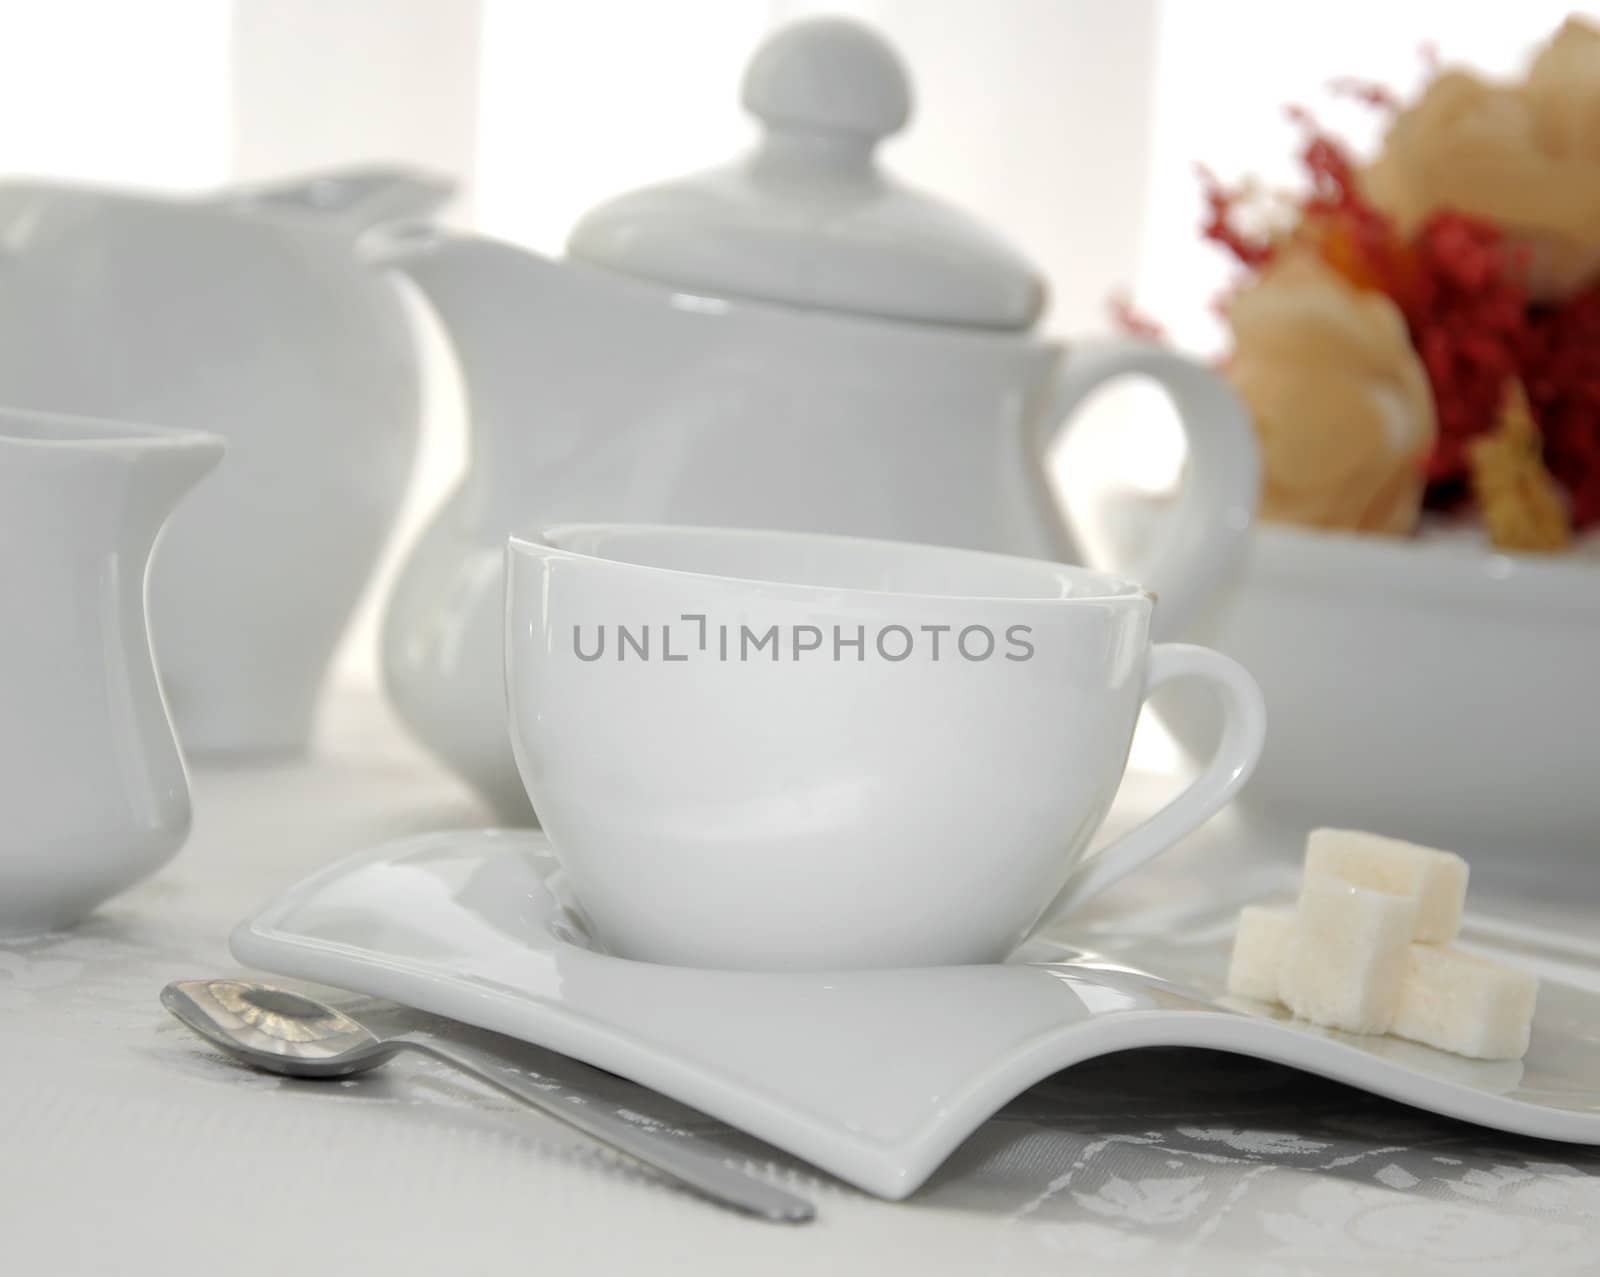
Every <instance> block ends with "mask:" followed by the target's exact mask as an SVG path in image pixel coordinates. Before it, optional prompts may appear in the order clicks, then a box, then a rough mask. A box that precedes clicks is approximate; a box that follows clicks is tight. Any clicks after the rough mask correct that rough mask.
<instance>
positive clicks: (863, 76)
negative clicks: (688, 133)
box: [567, 18, 1045, 332]
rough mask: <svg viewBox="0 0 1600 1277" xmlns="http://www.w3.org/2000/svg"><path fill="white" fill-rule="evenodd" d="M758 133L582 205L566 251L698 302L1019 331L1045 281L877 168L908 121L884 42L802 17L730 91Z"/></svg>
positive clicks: (1032, 316)
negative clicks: (757, 137) (886, 144)
mask: <svg viewBox="0 0 1600 1277" xmlns="http://www.w3.org/2000/svg"><path fill="white" fill-rule="evenodd" d="M741 97H742V100H743V102H744V105H745V107H746V108H748V109H749V111H750V112H751V113H752V114H753V115H755V116H756V117H757V118H758V119H760V121H761V123H762V124H763V125H764V126H765V136H764V137H763V138H762V139H761V141H760V142H759V143H758V144H757V145H756V146H755V147H754V148H753V149H752V150H751V151H749V152H748V153H747V154H745V155H743V156H741V157H739V158H738V159H737V160H735V161H734V162H733V163H731V164H725V165H722V166H720V167H718V168H714V169H708V170H706V171H704V172H701V173H692V174H689V175H688V176H686V177H679V178H674V179H673V180H671V181H668V182H661V183H658V184H656V185H654V186H647V187H644V188H643V189H641V190H637V191H631V192H629V193H628V194H626V195H620V196H618V197H617V198H615V199H612V200H608V201H607V202H606V203H604V204H602V205H600V206H599V207H598V208H595V209H591V210H590V211H589V212H588V213H587V214H586V215H585V216H584V217H583V218H582V220H580V221H579V223H578V224H577V226H576V227H574V228H573V231H572V234H571V235H570V236H569V237H568V239H567V252H568V254H569V255H570V256H572V257H574V258H577V259H579V260H581V261H584V262H587V263H590V264H592V265H596V266H603V267H605V268H607V269H609V270H612V271H615V272H619V273H622V274H626V275H632V276H634V277H635V278H638V279H644V280H648V281H650V282H652V283H657V284H664V285H666V286H668V287H669V288H672V289H675V290H680V291H683V292H688V293H692V294H696V295H698V296H701V297H714V298H736V299H742V300H748V301H751V302H761V303H768V304H776V305H782V306H788V307H791V308H794V309H797V310H806V311H810V312H813V313H832V314H844V315H855V316H868V317H871V318H873V319H877V320H887V321H901V322H910V323H926V324H939V325H943V326H945V327H963V328H983V329H990V330H999V331H1007V332H1017V331H1021V330H1025V329H1028V328H1030V327H1032V325H1033V323H1034V321H1035V320H1036V319H1038V317H1039V312H1040V310H1041V308H1042V307H1043V306H1044V296H1045V293H1044V281H1043V280H1042V279H1041V278H1040V276H1039V274H1038V272H1037V271H1036V270H1034V268H1033V267H1032V265H1031V264H1030V263H1029V262H1028V261H1027V259H1026V258H1024V257H1023V256H1022V255H1021V254H1020V253H1018V252H1017V251H1016V250H1015V249H1014V248H1012V247H1011V245H1010V244H1008V243H1006V242H1005V241H1004V240H1003V239H1001V238H999V237H998V236H996V235H994V234H993V233H991V232H990V231H989V230H987V229H986V228H985V227H983V226H982V225H980V224H979V223H977V222H976V221H975V220H973V219H972V218H971V217H968V216H967V215H966V214H964V213H962V212H960V211H959V210H957V209H955V208H952V207H951V206H949V205H948V204H946V203H944V202H943V201H942V200H940V199H937V198H935V197H933V196H930V195H925V194H923V193H922V192H921V191H919V190H917V189H916V188H915V187H912V186H908V185H907V184H906V183H904V182H901V181H899V180H898V179H897V178H896V177H895V175H894V174H893V173H891V172H888V171H886V170H885V169H884V168H883V167H882V166H881V165H880V164H879V163H878V162H877V156H876V155H875V153H874V152H875V148H876V147H877V144H878V143H879V142H880V141H881V140H882V139H883V138H885V137H887V136H889V135H890V134H891V133H895V132H897V131H898V130H900V129H901V128H903V127H904V126H905V124H906V121H907V120H908V119H910V117H911V77H910V75H909V73H908V72H907V71H906V67H905V64H904V63H902V62H901V60H900V56H899V54H897V53H896V52H895V50H894V47H893V46H892V45H890V44H889V43H888V41H886V40H885V39H884V38H883V37H882V36H880V35H878V34H877V33H876V32H875V31H873V30H872V29H871V28H870V27H867V26H864V25H862V24H861V23H859V22H853V21H851V20H850V19H848V18H809V19H805V20H803V21H800V22H795V23H793V24H791V25H789V26H785V27H783V28H781V29H779V30H778V31H776V32H774V33H773V34H772V35H771V36H769V37H768V38H767V40H766V41H765V43H763V44H762V45H761V47H760V48H759V49H757V50H756V54H755V56H754V58H752V59H751V62H750V65H749V68H748V69H747V70H746V72H745V76H744V85H743V90H742V94H741Z"/></svg>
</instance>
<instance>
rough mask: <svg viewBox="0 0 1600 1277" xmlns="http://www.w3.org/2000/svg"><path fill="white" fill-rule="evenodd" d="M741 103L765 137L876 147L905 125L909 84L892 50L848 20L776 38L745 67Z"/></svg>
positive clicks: (804, 25) (824, 21)
mask: <svg viewBox="0 0 1600 1277" xmlns="http://www.w3.org/2000/svg"><path fill="white" fill-rule="evenodd" d="M740 98H741V100H742V101H743V103H744V106H745V109H746V110H748V111H749V112H750V113H751V114H752V115H754V116H756V117H757V118H758V119H760V120H761V122H762V123H763V124H765V125H766V126H767V127H768V128H769V129H784V130H792V129H798V130H802V131H804V132H810V133H847V134H852V135H855V136H856V137H860V138H863V139H870V140H871V141H874V142H875V141H877V140H878V139H880V138H884V137H887V136H888V135H889V134H891V133H897V132H899V131H900V130H901V129H902V128H904V127H905V123H906V121H907V120H908V119H909V118H910V117H911V78H910V76H909V75H907V73H906V68H905V64H904V63H903V62H901V60H900V55H899V54H898V53H896V52H895V50H894V47H893V46H892V45H890V44H889V42H888V41H887V40H885V39H884V38H883V37H882V36H880V35H878V33H877V32H875V31H873V30H872V28H870V27H868V26H865V25H864V24H862V23H860V22H855V21H852V20H851V19H849V18H814V19H811V20H809V21H804V22H796V23H792V24H791V25H789V26H787V27H784V28H782V29H781V30H779V31H777V32H776V33H774V34H773V35H772V36H771V37H770V38H769V39H768V40H767V41H766V43H765V44H763V45H762V46H761V47H760V48H759V49H758V50H757V51H756V54H755V57H754V58H753V59H751V62H750V65H749V68H748V69H747V70H746V71H745V76H744V86H743V89H742V90H741V93H740Z"/></svg>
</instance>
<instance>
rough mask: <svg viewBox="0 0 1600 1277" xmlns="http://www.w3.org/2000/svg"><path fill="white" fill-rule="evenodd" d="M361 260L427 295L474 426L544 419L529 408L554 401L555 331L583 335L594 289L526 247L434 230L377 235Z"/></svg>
mask: <svg viewBox="0 0 1600 1277" xmlns="http://www.w3.org/2000/svg"><path fill="white" fill-rule="evenodd" d="M358 252H359V254H360V256H361V257H362V258H363V259H364V260H365V261H367V262H368V263H369V264H372V265H374V266H379V267H384V268H388V269H392V270H395V271H397V272H399V273H400V274H402V275H404V276H405V277H406V278H407V279H409V280H410V281H411V282H412V283H413V284H415V285H416V287H417V288H418V289H419V290H420V291H421V293H422V295H423V297H424V298H425V299H426V300H427V302H428V304H429V306H430V307H431V308H432V310H433V312H434V315H435V316H436V318H437V319H438V321H439V323H440V325H441V326H442V327H443V329H444V331H445V333H446V335H447V336H448V338H449V342H450V345H451V347H452V348H453V349H454V352H455V356H456V363H457V365H458V367H459V369H460V372H461V376H462V380H463V382H464V384H465V386H466V392H467V398H468V401H469V403H470V406H471V410H472V415H473V418H474V420H475V421H478V422H480V423H482V422H486V421H493V422H495V423H497V424H501V423H509V422H512V421H517V420H522V419H528V418H533V417H537V416H538V415H540V414H538V413H537V412H536V411H535V410H534V409H533V407H532V405H533V404H534V403H536V402H541V401H542V400H543V399H544V398H546V397H548V395H549V393H550V387H549V384H548V383H549V381H550V379H551V376H552V373H551V369H550V367H549V365H548V362H546V361H545V360H544V357H543V355H542V354H541V351H542V350H543V349H544V348H545V347H548V346H549V345H550V344H551V341H552V339H551V337H550V334H551V332H552V330H556V331H560V330H561V329H562V328H563V326H564V325H565V326H566V328H568V329H569V330H570V329H571V328H572V327H574V326H577V327H584V328H585V331H587V328H586V327H585V320H586V319H587V318H588V313H587V312H588V311H590V310H591V309H592V306H593V304H594V302H593V299H592V298H591V296H590V293H589V289H590V288H591V287H598V285H591V284H589V283H588V281H587V280H586V278H585V279H580V278H577V277H576V276H575V274H574V272H573V271H572V269H571V268H570V267H569V266H568V265H567V264H565V263H558V262H554V261H551V260H550V259H548V258H545V257H541V256H539V255H538V254H536V253H532V252H529V251H528V250H527V249H524V248H520V247H517V246H514V245H511V244H507V243H503V242H501V241H499V240H494V239H488V238H485V237H483V236H478V235H471V234H464V233H460V232H456V231H451V230H446V229H444V228H441V227H439V226H436V225H432V224H429V223H414V224H410V225H396V226H388V227H379V228H377V229H376V230H374V231H372V232H369V233H368V234H367V235H364V236H363V237H362V239H361V241H360V243H359V245H358ZM482 433H486V432H480V435H481V434H482Z"/></svg>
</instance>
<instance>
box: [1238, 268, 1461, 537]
mask: <svg viewBox="0 0 1600 1277" xmlns="http://www.w3.org/2000/svg"><path fill="white" fill-rule="evenodd" d="M1228 321H1229V323H1230V325H1231V326H1232V328H1233V337H1234V351H1233V355H1232V357H1231V358H1230V359H1229V362H1228V366H1227V369H1226V372H1227V377H1228V380H1229V381H1230V382H1231V383H1232V384H1233V386H1234V388H1235V389H1236V390H1237V391H1238V392H1239V394H1240V396H1241V397H1242V398H1243V399H1244V401H1245V403H1246V404H1247V405H1248V407H1249V408H1250V412H1251V415H1252V416H1253V417H1254V419H1255V425H1256V432H1257V434H1258V436H1259V438H1260V442H1261V452H1262V469H1263V488H1262V506H1261V512H1262V515H1263V517H1265V518H1268V519H1276V520H1279V521H1281V522H1289V523H1303V524H1309V525H1312V526H1316V527H1325V528H1348V529H1353V530H1359V531H1366V532H1389V533H1395V534H1405V533H1409V532H1411V531H1412V530H1413V529H1414V528H1415V527H1416V523H1417V517H1418V514H1419V512H1420V510H1421V506H1422V489H1423V461H1424V458H1425V457H1426V456H1427V454H1428V451H1429V449H1430V448H1431V447H1432V446H1433V441H1434V437H1435V433H1436V430H1437V425H1436V422H1435V419H1434V410H1433V395H1432V392H1431V391H1430V390H1429V388H1428V379H1427V374H1426V373H1425V372H1424V370H1423V368H1422V364H1421V363H1420V362H1419V361H1418V359H1417V356H1416V353H1415V352H1414V351H1413V350H1412V348H1411V342H1410V339H1409V337H1408V335H1407V332H1406V325H1405V320H1404V319H1403V318H1402V317H1401V315H1400V312H1399V310H1398V309H1397V308H1396V307H1395V305H1394V303H1393V302H1391V301H1390V300H1389V299H1388V298H1387V297H1385V296H1383V295H1382V294H1381V293H1375V292H1363V291H1361V290H1359V289H1357V288H1355V287H1353V286H1352V285H1351V284H1349V283H1348V282H1347V281H1346V280H1345V279H1344V277H1343V276H1341V275H1339V274H1338V273H1337V272H1336V271H1334V270H1332V269H1331V268H1330V267H1328V266H1327V265H1326V264H1325V263H1324V262H1323V261H1322V259H1321V258H1320V257H1318V256H1316V254H1315V253H1313V252H1310V251H1306V250H1291V251H1290V252H1288V253H1286V254H1285V255H1284V256H1283V257H1281V258H1280V259H1279V260H1278V261H1277V262H1276V263H1274V264H1273V265H1272V266H1271V267H1270V268H1269V269H1268V270H1267V271H1265V272H1264V273H1263V274H1262V275H1261V276H1260V278H1259V279H1257V280H1256V281H1255V282H1254V283H1253V284H1252V285H1251V286H1250V288H1249V289H1248V290H1247V291H1245V292H1243V293H1241V294H1239V295H1238V296H1237V297H1236V298H1234V300H1233V302H1232V304H1231V305H1230V307H1229V310H1228Z"/></svg>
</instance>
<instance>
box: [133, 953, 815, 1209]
mask: <svg viewBox="0 0 1600 1277" xmlns="http://www.w3.org/2000/svg"><path fill="white" fill-rule="evenodd" d="M161 1005H162V1006H164V1007H166V1008H167V1010H168V1011H171V1012H172V1014H173V1015H175V1016H177V1017H178V1019H180V1020H182V1021H183V1023H184V1024H186V1025H188V1026H189V1027H190V1028H191V1029H193V1030H194V1031H195V1032H196V1033H198V1034H199V1035H200V1036H201V1037H203V1038H205V1039H206V1041H208V1042H210V1043H212V1044H214V1045H216V1046H219V1047H221V1048H222V1049H223V1050H224V1051H226V1052H227V1053H228V1054H229V1055H232V1056H233V1057H235V1058H236V1059H238V1060H241V1061H243V1062H244V1063H245V1064H248V1065H249V1066H250V1067H251V1068H254V1069H260V1070H262V1071H263V1072H266V1073H281V1074H284V1075H286V1076H288V1077H302V1078H339V1077H350V1076H351V1075H353V1074H356V1073H365V1072H367V1071H368V1070H369V1069H376V1068H379V1067H381V1066H382V1065H385V1064H387V1063H388V1062H389V1061H390V1060H392V1059H393V1058H394V1057H395V1056H396V1055H397V1054H399V1053H400V1052H401V1051H414V1052H416V1053H417V1054H418V1055H425V1056H427V1057H428V1058H429V1059H433V1060H438V1061H440V1062H441V1063H444V1064H449V1065H451V1066H452V1067H454V1068H457V1069H460V1070H461V1072H463V1073H466V1074H469V1075H470V1076H472V1077H475V1078H477V1079H478V1080H479V1081H480V1082H485V1083H487V1084H488V1085H490V1086H492V1087H494V1088H495V1089H496V1090H498V1091H503V1092H504V1093H505V1094H507V1095H509V1096H511V1097H512V1098H513V1099H518V1100H521V1101H522V1102H523V1103H524V1104H526V1105H528V1106H529V1107H530V1108H535V1109H538V1110H539V1111H540V1112H541V1113H544V1114H545V1115H546V1116H549V1117H553V1118H555V1119H556V1121H558V1122H564V1123H566V1124H567V1125H568V1126H570V1127H572V1128H573V1129H575V1130H578V1131H582V1132H583V1133H584V1134H585V1135H587V1136H589V1137H590V1138H591V1139H594V1140H598V1141H599V1142H600V1143H602V1144H604V1145H606V1146H607V1147H608V1148H611V1149H614V1150H615V1151H617V1152H619V1153H622V1154H623V1155H625V1156H627V1157H629V1158H632V1159H633V1160H634V1161H636V1162H640V1163H643V1164H644V1165H645V1166H648V1167H650V1168H651V1169H652V1170H655V1171H658V1172H660V1173H661V1174H662V1175H664V1176H666V1177H667V1178H668V1179H670V1180H671V1181H673V1182H674V1183H675V1184H678V1185H680V1186H681V1187H683V1188H686V1189H688V1190H689V1191H690V1192H692V1193H695V1194H697V1195H698V1196H700V1197H704V1198H708V1199H709V1200H711V1201H713V1202H716V1203H717V1204H718V1205H721V1206H727V1207H729V1208H731V1209H733V1210H736V1211H741V1212H743V1213H744V1214H746V1215H755V1216H758V1217H759V1218H761V1219H768V1220H775V1221H779V1222H782V1223H791V1224H801V1223H806V1222H808V1221H810V1220H811V1219H813V1218H815V1217H816V1208H815V1207H814V1206H812V1204H811V1203H810V1202H808V1201H806V1200H805V1198H803V1197H797V1196H796V1195H795V1194H793V1193H790V1192H786V1191H785V1190H783V1189H781V1188H777V1187H774V1186H773V1185H771V1184H768V1183H766V1182H765V1181H763V1180H759V1179H756V1178H755V1177H754V1176H751V1175H747V1174H745V1173H744V1172H742V1171H739V1170H737V1169H735V1168H734V1167H731V1166H728V1165H727V1164H726V1163H724V1162H721V1161H718V1160H717V1159H716V1158H714V1157H711V1156H709V1155H708V1154H706V1153H703V1152H701V1151H700V1150H698V1149H695V1148H689V1147H686V1146H684V1145H681V1144H671V1143H667V1142H666V1141H664V1140H662V1139H660V1138H659V1137H657V1136H653V1135H651V1134H649V1133H648V1132H645V1131H640V1130H637V1129H635V1128H634V1127H632V1126H629V1125H628V1124H627V1123H626V1122H623V1121H622V1120H620V1119H618V1118H614V1117H610V1116H608V1115H607V1114H605V1113H603V1112H600V1111H597V1110H595V1109H592V1108H586V1107H579V1104H580V1103H581V1101H582V1099H583V1097H582V1096H581V1095H580V1094H578V1093H577V1092H574V1091H568V1092H566V1094H565V1096H564V1098H562V1099H557V1098H554V1093H546V1092H544V1091H540V1090H535V1089H533V1088H532V1087H530V1086H526V1085H524V1084H522V1083H520V1082H518V1081H516V1080H514V1079H513V1078H511V1077H509V1076H506V1075H502V1074H499V1073H496V1072H492V1071H491V1070H490V1069H489V1068H488V1066H486V1065H484V1064H480V1063H478V1062H477V1061H475V1060H473V1059H471V1058H470V1057H468V1056H466V1055H463V1054H459V1053H457V1052H456V1051H446V1050H444V1049H442V1048H440V1047H437V1046H435V1045H434V1044H433V1043H431V1042H423V1041H418V1040H416V1039H414V1038H379V1037H378V1036H377V1035H376V1034H374V1033H372V1032H371V1031H370V1030H368V1029H367V1028H365V1027H364V1026H362V1025H360V1024H358V1023H357V1022H356V1021H354V1020H352V1019H351V1018H350V1017H349V1016H347V1015H345V1014H344V1013H343V1012H342V1011H336V1010H335V1009H334V1008H333V1007H330V1006H328V1005H326V1004H325V1003H322V1002H318V1001H316V1000H315V999H313V998H308V997H304V996H303V995H301V994H298V993H290V992H288V991H287V990H284V989H275V988H273V987H271V986H270V985H265V984H252V983H248V982H246V981H243V980H176V981H174V982H173V983H171V984H169V985H168V986H167V987H166V988H165V989H163V990H161ZM575 1101H576V1102H575Z"/></svg>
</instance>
